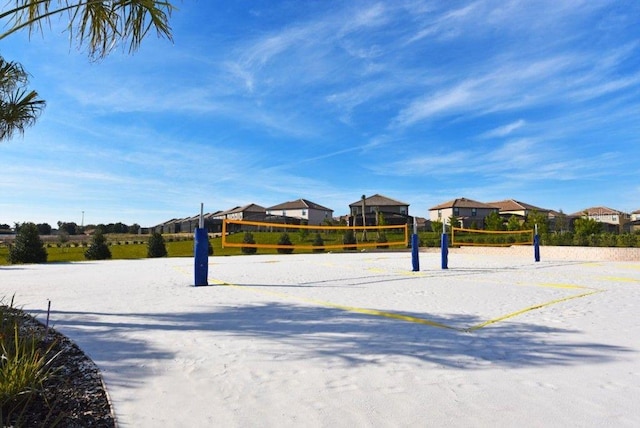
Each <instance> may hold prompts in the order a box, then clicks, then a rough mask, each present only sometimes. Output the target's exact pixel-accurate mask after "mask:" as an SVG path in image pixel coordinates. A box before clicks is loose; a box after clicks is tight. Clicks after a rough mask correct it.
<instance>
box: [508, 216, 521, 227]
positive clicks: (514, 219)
mask: <svg viewBox="0 0 640 428" xmlns="http://www.w3.org/2000/svg"><path fill="white" fill-rule="evenodd" d="M507 230H520V220H518V217H516V216H515V215H512V216H511V217H509V221H508V222H507Z"/></svg>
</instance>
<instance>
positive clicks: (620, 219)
mask: <svg viewBox="0 0 640 428" xmlns="http://www.w3.org/2000/svg"><path fill="white" fill-rule="evenodd" d="M571 216H575V217H587V218H590V219H592V220H595V221H599V222H601V223H602V226H603V227H602V231H603V232H610V233H616V232H617V233H620V232H623V231H625V229H627V228H628V223H629V222H630V221H631V220H630V216H629V214H627V213H624V212H622V211H618V210H614V209H612V208H608V207H602V206H599V207H590V208H586V209H584V210H582V211H579V212H577V213H574V214H571Z"/></svg>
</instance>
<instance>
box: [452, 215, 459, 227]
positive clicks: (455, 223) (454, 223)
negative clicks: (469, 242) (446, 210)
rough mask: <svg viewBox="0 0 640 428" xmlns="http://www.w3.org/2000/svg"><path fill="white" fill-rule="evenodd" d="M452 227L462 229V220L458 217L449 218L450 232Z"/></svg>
mask: <svg viewBox="0 0 640 428" xmlns="http://www.w3.org/2000/svg"><path fill="white" fill-rule="evenodd" d="M452 227H460V219H459V218H458V216H456V215H451V216H450V217H449V230H451V228H452Z"/></svg>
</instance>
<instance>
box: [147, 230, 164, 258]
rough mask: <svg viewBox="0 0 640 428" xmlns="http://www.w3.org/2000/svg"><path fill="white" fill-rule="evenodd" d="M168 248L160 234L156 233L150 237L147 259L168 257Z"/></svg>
mask: <svg viewBox="0 0 640 428" xmlns="http://www.w3.org/2000/svg"><path fill="white" fill-rule="evenodd" d="M166 256H167V247H166V245H165V242H164V238H163V237H162V235H161V234H159V233H158V232H154V233H153V235H151V237H149V242H148V244H147V257H166Z"/></svg>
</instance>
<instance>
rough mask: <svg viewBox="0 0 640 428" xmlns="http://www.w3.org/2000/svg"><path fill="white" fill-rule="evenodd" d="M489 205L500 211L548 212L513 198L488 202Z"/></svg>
mask: <svg viewBox="0 0 640 428" xmlns="http://www.w3.org/2000/svg"><path fill="white" fill-rule="evenodd" d="M489 205H493V206H495V207H498V209H500V211H521V210H526V211H538V212H549V211H550V210H547V209H545V208H540V207H536V206H535V205H531V204H527V203H525V202H520V201H516V200H515V199H506V200H504V201H497V202H489Z"/></svg>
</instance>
